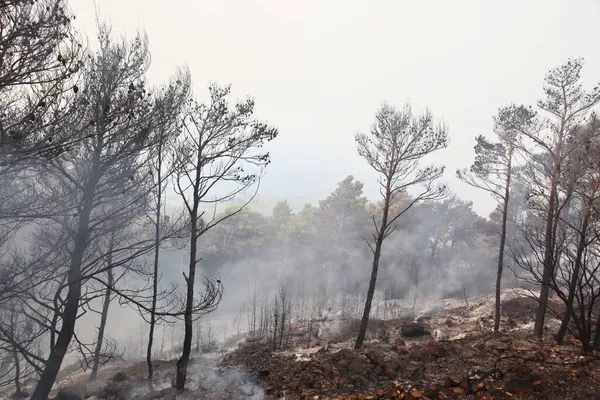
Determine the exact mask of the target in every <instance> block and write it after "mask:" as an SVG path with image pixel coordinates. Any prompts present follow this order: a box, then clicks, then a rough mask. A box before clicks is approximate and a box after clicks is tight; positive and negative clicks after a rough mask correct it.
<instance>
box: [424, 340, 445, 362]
mask: <svg viewBox="0 0 600 400" xmlns="http://www.w3.org/2000/svg"><path fill="white" fill-rule="evenodd" d="M427 353H428V354H429V356H430V357H432V358H434V359H438V358H443V357H446V355H447V354H448V350H446V348H445V347H444V346H443V345H442V344H441V343H435V342H432V343H429V344H428V345H427Z"/></svg>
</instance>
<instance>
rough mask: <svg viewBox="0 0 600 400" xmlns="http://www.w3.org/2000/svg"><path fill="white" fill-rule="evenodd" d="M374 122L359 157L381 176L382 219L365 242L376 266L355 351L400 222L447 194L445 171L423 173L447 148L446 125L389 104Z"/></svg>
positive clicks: (433, 168) (360, 141)
mask: <svg viewBox="0 0 600 400" xmlns="http://www.w3.org/2000/svg"><path fill="white" fill-rule="evenodd" d="M375 118H376V122H375V124H374V125H373V127H372V128H371V132H370V133H369V134H358V135H356V143H357V147H358V154H359V155H360V156H361V157H363V158H364V159H365V161H366V162H367V163H368V164H369V166H370V167H371V168H373V170H375V172H376V173H377V174H378V175H379V184H380V186H381V190H380V193H381V196H382V202H381V208H382V212H381V219H380V220H379V221H377V220H376V219H375V216H373V225H374V232H373V236H372V238H371V239H370V240H369V239H365V241H366V242H367V244H368V246H369V249H370V250H371V253H372V254H373V263H372V269H371V278H370V280H369V289H368V291H367V298H366V301H365V306H364V310H363V316H362V320H361V324H360V330H359V333H358V337H357V339H356V343H355V346H354V347H355V348H356V349H358V348H360V347H361V346H362V344H363V342H364V340H365V336H366V333H367V326H368V323H369V314H370V312H371V304H372V302H373V296H374V294H375V286H376V283H377V273H378V270H379V260H380V258H381V250H382V246H383V242H384V240H385V239H386V238H387V237H389V236H390V235H391V234H392V233H393V232H394V231H395V230H396V228H397V223H398V220H399V218H400V217H401V216H402V215H403V214H404V213H406V212H407V211H408V210H410V208H411V207H412V206H413V205H414V204H416V203H418V202H420V201H425V200H434V199H439V198H441V197H443V196H444V194H445V187H443V186H438V185H436V183H435V181H436V180H437V179H438V178H439V177H440V176H441V175H442V173H443V171H444V168H443V167H437V166H427V167H424V168H422V167H421V166H420V163H421V161H422V159H423V158H425V157H426V156H428V155H430V154H432V153H434V152H435V151H437V150H440V149H443V148H445V147H446V146H447V143H448V133H447V128H446V126H444V125H443V124H441V123H439V124H436V123H435V121H434V118H433V115H432V114H431V113H430V112H429V111H426V112H425V113H424V114H423V115H415V114H413V112H412V109H411V107H410V106H409V105H406V106H405V107H404V108H403V109H402V110H396V109H394V108H393V107H391V106H389V105H384V106H383V107H382V108H381V109H380V110H379V111H378V112H377V115H376V117H375ZM415 186H416V187H419V186H421V187H422V189H421V190H420V191H419V193H418V194H417V195H416V196H415V197H413V198H411V199H410V200H409V201H408V202H407V203H406V204H402V205H400V206H398V204H397V203H398V199H399V197H401V196H404V195H405V194H406V191H407V189H409V188H412V187H415Z"/></svg>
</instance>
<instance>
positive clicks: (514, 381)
mask: <svg viewBox="0 0 600 400" xmlns="http://www.w3.org/2000/svg"><path fill="white" fill-rule="evenodd" d="M492 304H493V302H491V301H490V299H489V298H487V299H485V298H482V299H480V300H475V301H471V302H470V304H464V303H462V302H454V303H448V304H445V305H444V307H443V308H444V309H443V310H440V309H439V307H438V308H435V307H434V308H431V307H430V308H429V309H428V310H426V311H423V312H420V313H419V315H411V316H410V317H405V318H402V319H395V320H386V321H381V320H372V321H371V322H370V323H369V330H368V335H367V341H366V342H365V344H364V345H363V346H362V348H361V349H360V350H354V349H353V344H354V343H353V340H354V338H355V337H356V335H357V332H358V325H359V321H357V320H353V319H341V320H333V321H324V322H321V323H320V325H319V329H318V334H317V335H315V336H316V337H312V338H311V340H310V346H308V345H309V343H308V340H307V339H308V337H307V335H305V333H306V332H307V327H306V326H303V324H302V323H299V324H298V325H297V326H294V329H293V331H292V332H291V334H290V338H289V347H288V350H286V351H271V350H270V348H269V346H268V344H267V343H266V342H264V341H252V342H251V343H248V342H247V343H242V344H240V345H238V346H237V347H235V348H233V349H232V350H230V351H229V352H228V353H227V354H226V355H225V357H221V354H220V353H219V354H216V353H214V354H209V355H201V356H199V357H196V359H195V360H194V361H193V363H192V365H191V366H190V368H189V371H188V377H189V378H188V379H189V385H188V387H189V388H190V389H189V390H187V391H185V392H183V393H176V392H175V390H174V389H172V388H171V380H172V378H173V375H174V372H175V361H174V360H173V361H157V362H156V363H155V364H156V367H155V370H156V378H155V383H156V384H155V388H156V390H155V391H154V392H152V393H149V392H148V389H147V387H146V373H147V370H146V365H145V363H144V362H140V363H137V364H124V363H121V364H119V363H117V364H114V365H109V366H107V367H105V368H104V369H103V370H101V372H100V376H101V379H98V380H97V381H96V382H93V383H90V382H87V379H86V375H85V374H82V373H80V374H79V375H77V374H72V375H69V376H68V377H66V378H65V379H64V380H63V381H61V382H59V384H57V388H56V390H55V391H54V393H58V395H57V397H56V399H59V400H60V399H84V398H87V399H90V400H95V399H112V400H127V399H143V400H150V399H156V398H162V399H165V400H170V399H207V400H236V399H255V400H262V399H266V398H281V399H314V400H318V399H354V400H360V399H370V400H373V399H408V400H411V399H423V400H426V399H480V400H492V399H509V398H510V399H512V398H521V399H540V400H541V399H571V400H577V399H600V357H599V356H598V355H590V356H583V355H582V353H581V348H580V345H579V343H578V342H577V341H576V340H575V339H574V338H573V337H569V338H568V339H567V341H566V343H565V344H564V345H562V346H556V345H555V343H554V341H553V340H552V338H551V337H547V338H545V339H544V340H540V341H538V340H534V339H533V338H532V337H530V336H528V332H530V331H531V329H530V327H531V322H532V320H531V319H532V315H533V310H534V309H535V306H536V301H535V299H531V298H527V297H523V296H507V298H505V300H504V301H503V305H502V309H503V317H502V329H503V331H502V332H501V333H500V334H498V335H494V334H493V333H492V332H491V330H492V326H493V320H492V318H491V317H492ZM554 306H555V307H554V308H555V309H559V308H560V305H559V303H556V304H554ZM434 309H435V310H434ZM431 310H434V311H431ZM556 323H557V321H556V320H552V319H551V318H550V319H549V322H548V324H549V325H552V324H554V326H556ZM549 328H550V329H548V332H549V334H552V333H553V332H554V327H552V326H550V327H549ZM303 332H304V334H303ZM307 347H308V348H307ZM73 393H75V397H72V396H70V394H73Z"/></svg>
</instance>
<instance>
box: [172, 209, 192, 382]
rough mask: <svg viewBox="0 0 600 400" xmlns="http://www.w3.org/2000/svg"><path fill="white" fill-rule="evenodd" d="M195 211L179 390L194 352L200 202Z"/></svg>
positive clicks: (179, 365)
mask: <svg viewBox="0 0 600 400" xmlns="http://www.w3.org/2000/svg"><path fill="white" fill-rule="evenodd" d="M194 203H195V205H194V209H193V212H192V218H191V224H192V229H191V238H190V263H189V271H188V276H185V274H184V277H185V281H186V283H187V293H186V305H185V312H184V316H183V320H184V328H185V331H184V336H183V350H182V352H181V357H180V358H179V360H178V361H177V373H176V379H175V388H176V389H177V390H183V389H185V381H186V377H187V368H188V364H189V361H190V354H191V352H192V335H193V321H192V310H193V305H194V281H195V280H196V263H197V261H196V253H197V240H198V202H197V201H195V202H194Z"/></svg>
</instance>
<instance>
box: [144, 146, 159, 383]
mask: <svg viewBox="0 0 600 400" xmlns="http://www.w3.org/2000/svg"><path fill="white" fill-rule="evenodd" d="M157 157H158V158H157V168H156V169H157V176H158V187H157V192H156V198H157V200H156V222H155V226H154V270H153V271H152V305H151V309H150V331H149V332H148V348H147V349H146V364H147V365H148V390H150V391H153V390H154V383H153V377H154V366H153V365H152V345H153V343H154V328H155V326H156V297H157V296H158V260H159V255H160V218H161V210H160V208H161V207H162V181H161V179H162V140H161V141H159V143H158V156H157Z"/></svg>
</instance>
